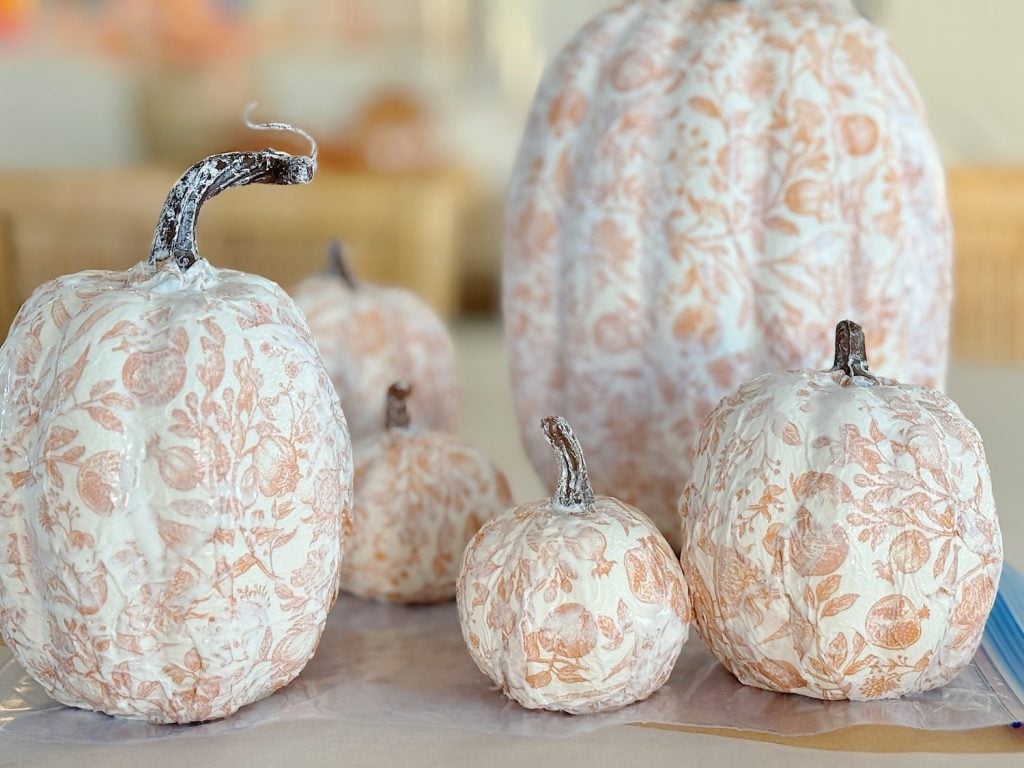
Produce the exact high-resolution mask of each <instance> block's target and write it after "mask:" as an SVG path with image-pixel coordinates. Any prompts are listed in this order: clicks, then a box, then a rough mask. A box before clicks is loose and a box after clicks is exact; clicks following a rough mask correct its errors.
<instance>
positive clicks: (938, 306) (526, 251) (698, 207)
mask: <svg viewBox="0 0 1024 768" xmlns="http://www.w3.org/2000/svg"><path fill="white" fill-rule="evenodd" d="M506 228H507V236H506V246H505V267H504V309H505V323H506V328H507V332H508V335H509V353H510V359H511V368H512V378H513V388H514V393H515V397H516V408H517V412H518V417H519V424H520V431H521V433H522V435H523V439H524V441H525V443H526V446H527V449H528V451H529V455H530V458H531V460H532V462H533V465H534V467H535V468H536V469H537V471H538V472H540V473H542V475H543V476H545V477H547V478H549V479H550V480H552V481H553V476H552V475H551V473H550V469H549V467H548V466H547V463H546V452H547V446H546V445H545V444H544V441H543V439H542V438H541V437H540V436H539V435H538V434H537V432H536V430H535V429H534V425H535V424H536V423H537V420H538V419H539V418H541V417H543V416H544V415H546V414H548V413H562V414H564V415H565V416H566V418H568V419H569V420H570V421H571V422H572V423H573V425H574V426H575V428H576V429H577V430H578V432H579V434H580V438H581V439H582V440H583V441H584V442H585V443H586V444H587V445H589V446H591V448H590V455H589V460H590V464H591V468H592V470H593V472H594V477H595V480H596V482H597V483H598V485H597V487H596V489H597V491H598V492H601V493H611V494H614V495H616V496H619V497H620V498H621V499H623V500H624V501H626V502H628V503H630V504H634V505H636V506H638V507H640V508H641V509H643V510H645V511H646V512H647V513H648V514H650V515H651V516H652V517H653V518H654V520H655V521H656V522H657V523H658V524H659V525H660V527H661V529H662V531H663V532H664V533H665V534H666V536H667V537H668V538H669V541H670V542H672V543H673V544H674V545H678V531H677V530H676V528H677V526H676V525H675V507H676V501H677V500H678V498H679V493H680V492H681V491H682V489H683V487H684V485H685V484H686V481H687V479H688V478H689V475H690V467H691V464H692V458H693V451H692V444H693V437H694V435H695V433H696V431H697V428H698V427H699V425H700V423H701V421H702V419H703V418H704V416H706V415H707V413H708V412H709V411H710V410H711V408H712V407H713V406H714V404H715V403H717V402H718V400H719V399H720V398H721V397H722V396H724V395H725V394H726V393H728V392H730V391H732V390H733V389H735V388H736V387H737V386H739V384H740V383H741V382H743V381H745V380H747V379H749V378H750V377H752V376H754V375H757V374H759V373H763V372H765V371H769V370H780V369H794V368H805V367H819V368H820V367H822V366H823V365H824V364H825V363H826V362H827V361H826V359H824V358H822V357H821V356H820V354H821V350H823V349H827V347H828V343H829V338H830V335H831V329H832V326H833V324H834V322H835V320H834V317H835V314H836V313H843V314H844V315H853V316H861V317H871V318H872V321H873V322H872V327H871V329H870V332H869V333H870V337H869V339H868V341H869V343H870V345H871V348H872V350H873V351H874V356H875V359H876V361H877V364H878V365H880V366H882V367H884V369H885V370H887V371H889V372H890V373H891V375H893V376H895V377H897V378H898V379H900V380H902V381H908V382H915V383H920V384H926V385H930V386H938V385H940V384H941V382H942V379H943V372H944V368H945V364H946V347H947V326H948V321H949V309H950V294H951V291H950V283H951V278H950V266H951V253H952V251H951V240H950V225H949V219H948V213H947V204H946V198H945V191H944V182H943V174H942V169H941V166H940V163H939V158H938V155H937V153H936V151H935V147H934V144H933V141H932V138H931V136H930V135H929V132H928V130H927V128H926V126H925V122H924V117H923V114H922V109H921V104H920V101H919V99H918V96H917V94H916V92H915V90H914V86H913V84H912V83H911V81H910V78H909V76H908V74H907V71H906V69H905V68H904V66H903V64H902V63H901V62H900V61H899V60H898V59H897V58H896V56H895V55H894V53H893V51H892V50H891V48H890V46H889V43H888V41H887V39H886V37H885V35H884V34H883V33H881V32H880V31H878V30H877V29H875V28H874V27H872V25H871V24H870V23H868V22H867V21H866V20H864V19H862V18H860V17H859V16H858V14H857V13H856V12H855V11H854V9H853V8H852V7H851V6H850V5H849V3H847V2H844V1H843V0H837V1H834V2H831V1H830V2H807V1H806V0H799V1H797V0H744V1H743V2H727V1H726V0H712V1H711V2H708V1H706V0H700V1H698V0H634V1H633V2H625V3H623V4H621V5H619V6H617V7H616V8H614V9H612V10H609V11H608V12H607V13H604V14H602V15H601V16H599V17H597V18H596V19H594V20H593V21H592V22H591V23H590V24H588V25H587V26H586V27H585V28H584V29H583V30H582V31H581V32H580V33H579V34H578V35H577V36H576V37H575V38H574V39H573V40H572V42H570V43H569V45H568V46H567V47H566V48H565V49H564V50H563V51H562V52H561V54H560V55H559V56H558V58H557V59H556V60H555V62H554V63H553V64H552V66H551V68H550V69H549V71H548V72H547V74H546V76H545V77H544V80H543V82H542V84H541V86H540V89H539V91H538V94H537V98H536V101H535V103H534V107H533V113H532V115H531V117H530V121H529V125H528V127H527V130H526V135H525V137H524V139H523V143H522V147H521V150H520V154H519V159H518V162H517V165H516V169H515V173H514V176H513V179H512V183H511V192H510V195H509V202H508V211H507V220H506ZM779 328H784V329H785V332H784V333H781V332H778V330H777V329H779Z"/></svg>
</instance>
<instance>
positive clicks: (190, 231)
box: [149, 105, 317, 270]
mask: <svg viewBox="0 0 1024 768" xmlns="http://www.w3.org/2000/svg"><path fill="white" fill-rule="evenodd" d="M253 106H254V105H250V107H249V109H247V110H246V114H245V116H244V118H243V119H244V121H245V124H246V126H248V127H249V128H252V129H253V130H258V131H287V132H289V133H294V134H297V135H299V136H302V137H303V138H305V139H306V140H308V141H309V143H310V152H309V154H308V155H298V156H296V155H289V154H288V153H286V152H280V151H278V150H276V149H265V150H262V151H260V152H226V153H224V154H220V155H211V156H210V157H207V158H205V159H204V160H200V161H199V162H198V163H196V164H195V165H193V166H192V167H191V168H189V169H188V170H187V171H185V173H184V174H183V175H182V176H181V178H180V179H178V181H177V182H176V183H175V185H174V186H173V187H172V188H171V191H170V193H169V194H168V195H167V200H166V201H165V202H164V207H163V210H162V211H161V213H160V220H159V221H158V222H157V226H156V234H155V235H154V236H153V248H152V251H151V252H150V256H149V263H150V264H154V265H155V264H158V263H160V262H162V261H165V260H166V259H174V261H175V262H176V263H177V265H178V266H179V267H180V268H181V269H182V270H186V269H188V268H189V267H191V266H192V265H193V264H195V263H196V261H197V260H198V259H199V249H198V246H197V244H196V222H197V220H198V218H199V210H200V209H201V208H202V206H203V203H205V202H206V201H207V200H209V199H210V198H211V197H215V196H216V195H219V194H220V193H221V192H223V191H224V190H225V189H230V188H231V187H242V186H246V185H248V184H308V183H309V182H310V181H312V179H313V174H314V173H315V172H316V155H317V147H316V142H315V141H314V140H313V137H312V136H310V135H309V134H308V133H306V132H305V131H303V130H301V129H299V128H295V127H293V126H291V125H288V124H286V123H253V122H251V121H250V120H249V113H250V112H251V111H252V107H253Z"/></svg>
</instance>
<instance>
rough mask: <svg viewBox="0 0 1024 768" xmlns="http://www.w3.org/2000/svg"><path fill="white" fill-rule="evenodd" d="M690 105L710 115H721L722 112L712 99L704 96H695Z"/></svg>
mask: <svg viewBox="0 0 1024 768" xmlns="http://www.w3.org/2000/svg"><path fill="white" fill-rule="evenodd" d="M689 104H690V107H692V108H693V109H695V110H697V111H698V112H700V113H702V114H705V115H707V116H708V117H721V116H722V113H721V112H719V110H718V106H717V105H716V104H715V102H713V101H712V100H711V99H708V98H705V97H703V96H694V97H693V98H691V99H690V101H689Z"/></svg>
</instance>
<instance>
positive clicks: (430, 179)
mask: <svg viewBox="0 0 1024 768" xmlns="http://www.w3.org/2000/svg"><path fill="white" fill-rule="evenodd" d="M176 178H177V175H176V174H175V173H174V172H173V171H161V170H159V169H149V170H142V171H130V172H103V173H5V174H0V326H2V330H0V338H2V337H3V335H5V334H6V331H7V328H8V327H9V326H10V322H11V320H12V319H13V317H14V313H15V312H16V311H17V308H18V307H19V306H20V305H21V303H22V302H23V301H24V300H25V299H26V298H28V296H29V294H30V293H31V292H32V291H33V290H34V289H35V288H36V287H37V286H38V285H40V284H41V283H43V282H45V281H46V280H49V279H51V278H53V277H56V276H57V275H61V274H66V273H69V272H77V271H79V270H82V269H126V268H127V267H129V266H131V265H133V264H136V263H138V262H139V261H140V260H142V259H144V258H146V257H147V255H148V254H149V247H150V243H151V242H152V239H153V229H154V227H155V225H156V219H157V215H158V214H159V212H160V208H161V206H162V205H163V201H164V198H165V196H166V195H167V192H168V190H169V189H170V187H171V185H172V184H173V183H174V180H175V179H176ZM465 189H466V184H465V182H464V180H463V177H462V176H460V175H459V174H457V173H454V172H451V173H449V172H444V173H431V174H416V175H412V174H410V175H401V176H399V175H395V176H380V175H374V174H338V173H335V174H331V173H321V174H318V175H317V179H316V183H315V184H311V185H309V186H308V187H289V188H287V189H281V188H272V187H264V186H253V187H249V188H247V189H245V190H237V191H234V192H231V193H229V194H226V195H223V196H221V197H218V198H216V199H214V200H211V201H210V202H209V203H208V204H207V205H206V206H205V207H204V209H203V215H202V217H201V218H200V221H199V245H200V247H201V248H202V252H203V253H204V254H209V256H210V258H211V259H212V260H213V261H214V262H215V263H216V265H217V266H219V267H230V268H234V269H242V270H245V271H248V272H255V273H257V274H261V275H264V276H266V277H268V278H270V279H271V280H274V281H276V282H278V283H280V284H281V285H283V286H284V287H286V288H287V287H290V286H292V285H294V284H295V283H296V282H298V281H299V280H300V279H302V278H303V277H304V276H306V275H307V274H310V273H312V272H315V271H318V270H320V269H323V266H324V258H325V250H324V249H325V246H326V244H327V242H328V240H329V239H330V238H331V237H336V236H341V237H343V238H344V239H345V240H346V242H347V243H348V245H349V250H350V252H351V254H352V257H353V260H354V262H355V267H356V270H357V271H358V272H359V274H360V276H361V277H363V278H365V279H366V280H372V281H374V282H382V283H389V284H397V285H404V286H406V287H408V288H411V289H412V290H414V291H416V292H417V293H419V294H420V295H421V296H423V298H424V299H426V301H428V302H429V303H430V304H432V305H433V306H434V308H435V309H437V310H438V311H439V312H441V313H442V314H444V315H450V314H452V313H453V312H454V311H455V309H456V307H457V304H458V295H457V291H458V277H459V275H458V263H457V257H458V232H459V226H460V219H461V216H462V208H463V197H464V192H465Z"/></svg>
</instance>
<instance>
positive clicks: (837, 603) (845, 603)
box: [821, 592, 860, 617]
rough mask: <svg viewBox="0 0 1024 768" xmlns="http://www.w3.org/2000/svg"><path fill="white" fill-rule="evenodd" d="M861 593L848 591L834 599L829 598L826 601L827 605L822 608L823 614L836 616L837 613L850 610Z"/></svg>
mask: <svg viewBox="0 0 1024 768" xmlns="http://www.w3.org/2000/svg"><path fill="white" fill-rule="evenodd" d="M859 597H860V595H857V594H854V593H853V592H847V593H846V594H845V595H840V596H839V597H837V598H835V599H834V600H829V601H828V602H827V603H825V607H824V608H822V609H821V615H822V616H823V617H825V616H835V615H836V614H837V613H842V612H843V611H846V610H849V609H850V608H852V607H853V604H854V603H856V602H857V598H859Z"/></svg>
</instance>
